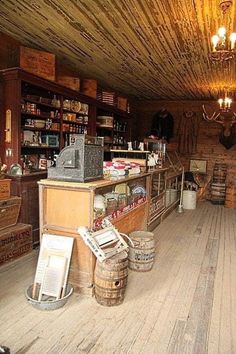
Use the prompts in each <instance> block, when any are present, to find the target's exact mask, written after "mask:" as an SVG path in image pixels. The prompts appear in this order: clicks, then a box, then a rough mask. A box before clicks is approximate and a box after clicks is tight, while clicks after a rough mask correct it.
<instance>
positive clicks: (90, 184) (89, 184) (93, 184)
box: [38, 172, 150, 190]
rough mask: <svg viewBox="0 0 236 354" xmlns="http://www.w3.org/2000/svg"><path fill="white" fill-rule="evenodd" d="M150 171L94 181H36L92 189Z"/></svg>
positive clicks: (133, 177)
mask: <svg viewBox="0 0 236 354" xmlns="http://www.w3.org/2000/svg"><path fill="white" fill-rule="evenodd" d="M149 175H150V173H149V172H146V173H140V174H137V175H133V176H125V177H123V176H121V177H110V178H104V179H100V180H96V181H91V182H85V183H82V182H71V181H59V180H52V179H48V178H47V179H42V180H40V181H38V184H39V185H42V186H52V187H53V186H54V187H62V188H63V187H66V188H77V189H91V190H94V189H96V188H102V187H106V186H111V185H115V184H117V183H125V182H128V181H131V180H134V179H138V178H142V177H146V176H149Z"/></svg>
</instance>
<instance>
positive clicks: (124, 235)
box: [120, 232, 134, 247]
mask: <svg viewBox="0 0 236 354" xmlns="http://www.w3.org/2000/svg"><path fill="white" fill-rule="evenodd" d="M120 235H121V236H123V237H126V238H127V239H128V240H129V242H130V243H131V245H132V247H134V243H133V241H132V240H131V238H130V237H129V236H128V235H126V234H123V233H121V232H120Z"/></svg>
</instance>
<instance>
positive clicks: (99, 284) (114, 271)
mask: <svg viewBox="0 0 236 354" xmlns="http://www.w3.org/2000/svg"><path fill="white" fill-rule="evenodd" d="M127 278H128V258H127V253H126V252H124V251H123V252H121V253H118V254H117V255H115V256H113V257H112V258H109V259H107V260H105V261H104V262H99V261H97V263H96V267H95V274H94V283H95V298H96V300H97V302H98V303H99V304H100V305H103V306H115V305H119V304H121V303H122V302H123V300H124V294H125V289H126V285H127Z"/></svg>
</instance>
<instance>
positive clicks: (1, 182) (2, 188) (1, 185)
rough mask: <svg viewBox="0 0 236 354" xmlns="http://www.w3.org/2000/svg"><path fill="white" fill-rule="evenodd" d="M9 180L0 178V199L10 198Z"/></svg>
mask: <svg viewBox="0 0 236 354" xmlns="http://www.w3.org/2000/svg"><path fill="white" fill-rule="evenodd" d="M10 190H11V180H10V179H7V178H4V179H0V200H3V199H8V198H10Z"/></svg>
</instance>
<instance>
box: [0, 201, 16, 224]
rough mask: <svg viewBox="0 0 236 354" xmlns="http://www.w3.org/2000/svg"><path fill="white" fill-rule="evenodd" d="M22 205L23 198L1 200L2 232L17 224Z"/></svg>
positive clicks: (0, 219) (0, 222)
mask: <svg viewBox="0 0 236 354" xmlns="http://www.w3.org/2000/svg"><path fill="white" fill-rule="evenodd" d="M20 205H21V198H19V197H12V198H9V199H5V200H0V216H1V217H0V230H2V229H5V228H7V227H9V226H13V225H15V224H16V223H17V220H18V216H19V212H20Z"/></svg>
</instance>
